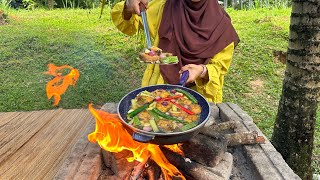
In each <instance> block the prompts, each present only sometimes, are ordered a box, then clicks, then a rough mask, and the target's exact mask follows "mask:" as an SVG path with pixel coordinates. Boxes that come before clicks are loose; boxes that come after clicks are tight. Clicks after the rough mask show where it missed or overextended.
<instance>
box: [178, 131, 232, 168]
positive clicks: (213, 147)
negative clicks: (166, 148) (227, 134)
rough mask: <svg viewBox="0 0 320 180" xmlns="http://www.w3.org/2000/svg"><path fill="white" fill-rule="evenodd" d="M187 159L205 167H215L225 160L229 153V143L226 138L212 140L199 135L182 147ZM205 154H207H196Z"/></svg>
mask: <svg viewBox="0 0 320 180" xmlns="http://www.w3.org/2000/svg"><path fill="white" fill-rule="evenodd" d="M182 148H183V152H184V154H185V157H188V158H190V159H192V160H194V161H196V162H197V163H200V164H202V165H205V166H209V167H214V166H216V165H217V164H218V163H219V162H220V161H221V159H222V158H223V155H224V153H225V152H226V151H227V142H226V140H225V139H224V138H220V137H217V138H210V137H207V136H205V135H202V134H198V135H196V136H195V137H193V138H192V139H190V140H189V141H188V142H186V143H184V144H183V145H182ZM195 152H205V153H195Z"/></svg>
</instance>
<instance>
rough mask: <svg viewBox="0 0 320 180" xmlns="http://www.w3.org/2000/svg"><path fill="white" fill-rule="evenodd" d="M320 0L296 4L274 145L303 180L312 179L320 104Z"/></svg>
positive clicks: (292, 15)
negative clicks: (314, 144)
mask: <svg viewBox="0 0 320 180" xmlns="http://www.w3.org/2000/svg"><path fill="white" fill-rule="evenodd" d="M319 10H320V0H303V1H299V0H297V1H293V4H292V13H291V20H290V35H289V46H288V51H287V63H286V71H285V78H284V80H283V86H282V96H281V99H280V102H279V107H278V114H277V117H276V121H275V124H274V132H273V135H272V139H271V141H272V143H273V145H274V146H275V147H276V149H277V150H278V151H279V152H280V153H281V154H282V156H283V158H284V159H285V160H286V162H287V163H288V164H289V166H290V167H291V168H292V169H293V170H294V171H295V172H296V173H297V174H298V175H299V176H300V177H301V178H302V179H312V168H311V157H312V150H313V136H314V129H315V121H316V113H317V108H318V102H319V100H320V21H319V19H320V11H319Z"/></svg>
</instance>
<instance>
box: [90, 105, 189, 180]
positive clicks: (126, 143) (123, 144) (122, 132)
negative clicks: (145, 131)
mask: <svg viewBox="0 0 320 180" xmlns="http://www.w3.org/2000/svg"><path fill="white" fill-rule="evenodd" d="M89 110H90V112H91V113H92V115H93V116H94V117H95V119H96V128H95V131H94V132H93V133H91V134H89V135H88V139H89V141H90V142H94V143H95V142H98V144H99V145H100V147H101V148H102V149H104V150H106V151H109V152H114V153H118V152H121V151H123V150H129V151H131V152H132V156H131V157H128V158H127V160H128V161H129V162H132V161H134V160H136V161H139V162H146V161H147V160H148V159H149V158H150V159H152V160H153V161H154V162H155V163H157V165H158V166H159V167H160V168H161V171H162V175H163V177H164V179H166V180H169V179H172V178H173V177H176V178H180V179H184V180H185V177H184V176H183V175H182V173H181V172H180V171H179V170H178V169H177V168H176V167H175V166H174V165H172V164H171V163H170V162H169V161H168V160H167V158H166V157H165V155H164V154H163V152H162V151H161V150H160V147H159V146H158V145H154V144H148V143H140V142H137V141H134V140H133V139H132V137H131V135H130V134H129V133H128V131H127V130H126V129H125V128H124V127H123V125H122V123H121V120H120V119H119V118H118V115H117V114H110V113H107V112H105V111H102V110H97V109H94V108H93V107H92V104H90V105H89ZM165 147H166V148H168V149H170V150H171V151H174V152H176V153H179V154H183V152H182V151H181V150H180V148H179V147H178V145H166V146H165Z"/></svg>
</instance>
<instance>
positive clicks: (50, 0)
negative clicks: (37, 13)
mask: <svg viewBox="0 0 320 180" xmlns="http://www.w3.org/2000/svg"><path fill="white" fill-rule="evenodd" d="M53 3H54V0H48V8H49V9H53Z"/></svg>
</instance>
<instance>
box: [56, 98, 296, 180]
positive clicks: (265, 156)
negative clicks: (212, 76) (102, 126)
mask: <svg viewBox="0 0 320 180" xmlns="http://www.w3.org/2000/svg"><path fill="white" fill-rule="evenodd" d="M116 108H117V104H115V103H107V104H105V105H104V106H103V107H102V109H104V110H105V111H108V112H110V113H116ZM88 121H92V123H90V125H89V126H88V127H87V129H86V130H85V131H84V132H83V135H82V137H81V139H79V141H78V142H77V143H76V144H75V146H74V147H73V149H72V150H71V152H70V153H69V157H68V158H66V159H65V160H64V162H63V163H62V165H61V168H60V170H59V171H58V172H57V174H56V176H55V178H54V179H77V180H78V179H80V180H81V179H93V180H94V179H109V178H106V177H111V178H110V179H111V180H112V179H117V178H116V177H115V176H114V175H113V172H112V170H111V169H112V168H110V169H109V168H107V167H106V166H105V165H104V163H103V157H102V154H103V153H102V151H101V148H100V147H99V146H98V145H97V144H93V143H90V142H88V140H87V135H88V134H90V133H91V132H93V131H94V124H95V121H94V120H93V119H90V120H89V119H88ZM219 121H222V122H226V121H237V122H239V123H240V125H239V126H237V128H236V129H235V130H234V131H235V132H247V131H257V132H258V133H259V135H263V134H262V132H261V131H260V130H259V129H258V128H257V127H256V125H255V124H254V123H253V121H252V118H251V117H250V116H249V115H248V114H246V113H245V112H244V111H242V110H241V108H240V107H239V106H237V105H235V104H232V103H221V104H217V106H216V105H213V104H211V116H210V120H209V121H208V123H207V124H206V126H209V125H211V124H213V123H216V122H219ZM263 136H264V135H263ZM227 151H228V152H226V153H225V155H224V158H223V159H222V161H220V163H219V164H218V165H217V166H215V167H214V169H217V168H218V169H219V167H220V166H227V165H225V164H224V162H225V161H226V162H230V161H231V162H233V163H232V170H230V171H231V174H230V175H229V176H230V178H227V177H226V176H224V175H228V173H227V172H229V171H227V172H223V173H220V174H219V173H218V171H214V172H215V173H216V175H218V176H220V177H221V176H224V177H225V178H224V179H231V180H242V179H246V180H256V179H266V180H268V179H272V180H274V179H288V180H295V179H300V178H299V177H298V176H297V175H296V174H295V173H294V172H293V171H292V170H291V169H290V167H289V166H288V165H287V164H286V163H285V161H284V160H283V158H282V157H281V155H280V154H279V153H278V152H277V151H276V150H275V148H274V147H273V146H272V144H271V143H270V141H268V140H267V138H266V142H265V144H259V145H240V146H235V147H228V148H227ZM117 157H118V156H117ZM124 162H126V161H124ZM194 163H195V162H194ZM118 167H120V168H121V169H122V168H124V167H121V166H119V165H118ZM224 169H228V168H224ZM113 170H114V169H113ZM228 170H229V169H228ZM220 172H221V171H220ZM112 175H113V176H112ZM199 179H203V176H201V177H199ZM212 179H216V178H214V177H212Z"/></svg>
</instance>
